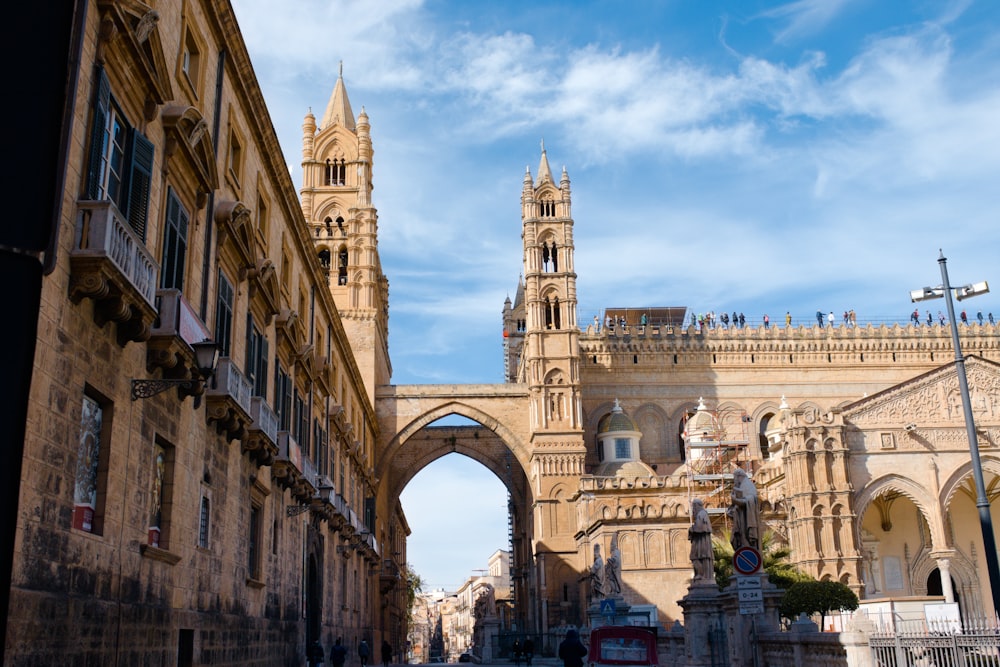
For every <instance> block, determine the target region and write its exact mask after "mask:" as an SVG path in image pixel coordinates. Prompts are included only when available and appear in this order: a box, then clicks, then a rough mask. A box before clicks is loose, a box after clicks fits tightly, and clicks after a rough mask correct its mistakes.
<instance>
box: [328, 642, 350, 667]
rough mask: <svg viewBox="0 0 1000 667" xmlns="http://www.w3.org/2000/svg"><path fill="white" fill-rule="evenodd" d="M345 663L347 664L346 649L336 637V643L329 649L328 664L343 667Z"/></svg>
mask: <svg viewBox="0 0 1000 667" xmlns="http://www.w3.org/2000/svg"><path fill="white" fill-rule="evenodd" d="M345 662H347V649H346V648H344V645H343V643H341V641H340V637H337V641H335V642H333V646H331V647H330V664H332V665H333V667H344V663H345Z"/></svg>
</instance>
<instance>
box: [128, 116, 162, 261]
mask: <svg viewBox="0 0 1000 667" xmlns="http://www.w3.org/2000/svg"><path fill="white" fill-rule="evenodd" d="M131 152H132V164H131V166H130V168H129V175H128V214H127V215H128V223H129V225H131V226H132V229H133V230H134V231H135V233H136V234H138V235H139V238H140V239H142V240H143V241H145V240H146V221H147V219H148V218H149V185H150V183H151V182H152V180H153V153H154V152H155V149H154V147H153V142H151V141H150V140H149V139H147V138H146V137H144V136H143V135H142V134H140V133H139V132H136V131H133V132H132V151H131Z"/></svg>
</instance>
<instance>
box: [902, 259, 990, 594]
mask: <svg viewBox="0 0 1000 667" xmlns="http://www.w3.org/2000/svg"><path fill="white" fill-rule="evenodd" d="M939 252H940V255H939V256H938V264H939V265H940V266H941V285H940V286H938V287H924V288H922V289H918V290H913V291H911V292H910V301H912V302H914V303H916V302H918V301H926V300H927V299H939V298H941V297H944V300H945V304H947V306H948V319H949V320H950V321H951V342H952V346H953V347H954V348H955V371H956V373H957V374H958V389H959V392H960V393H961V394H962V410H963V412H964V413H965V431H966V435H967V436H968V438H969V450H970V451H971V452H972V478H973V480H974V481H975V483H976V507H977V508H979V524H980V526H981V527H982V530H983V549H984V551H985V552H986V570H987V572H988V573H989V577H990V590H991V592H992V595H993V613H994V614H996V613H997V612H998V611H1000V610H998V608H997V602H998V601H1000V564H998V562H997V545H996V542H995V541H994V540H993V519H992V517H991V516H990V502H989V500H987V498H986V484H985V483H984V481H983V464H982V462H981V461H980V459H979V438H978V437H977V436H976V422H975V420H974V419H973V417H972V401H971V400H969V380H968V378H967V377H966V375H965V357H963V356H962V347H961V343H960V342H959V340H958V323H957V321H956V320H955V306H954V304H953V303H952V300H951V292H952V290H955V298H956V299H958V300H959V301H961V300H963V299H968V298H969V297H973V296H978V295H980V294H986V293H987V292H989V291H990V287H989V285H987V284H986V282H985V281H984V282H981V283H973V284H970V285H962V286H961V287H952V286H951V284H950V283H949V282H948V260H946V259H945V257H944V252H943V251H939Z"/></svg>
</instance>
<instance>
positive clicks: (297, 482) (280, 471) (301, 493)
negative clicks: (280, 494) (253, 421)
mask: <svg viewBox="0 0 1000 667" xmlns="http://www.w3.org/2000/svg"><path fill="white" fill-rule="evenodd" d="M271 470H272V471H273V475H274V478H275V480H276V482H277V483H278V486H281V487H283V488H285V489H288V490H290V491H291V492H292V498H294V499H295V500H297V501H298V502H299V503H301V504H302V505H307V506H308V505H309V504H310V503H311V502H312V500H313V498H314V497H315V496H316V478H317V475H316V470H315V467H314V466H313V464H312V461H310V460H309V458H308V457H306V456H303V455H302V448H301V447H300V446H299V443H298V442H297V441H296V440H295V438H294V437H293V436H292V434H291V432H290V431H278V456H277V458H275V460H274V463H273V464H272V465H271Z"/></svg>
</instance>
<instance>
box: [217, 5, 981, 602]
mask: <svg viewBox="0 0 1000 667" xmlns="http://www.w3.org/2000/svg"><path fill="white" fill-rule="evenodd" d="M233 4H234V6H235V8H236V13H237V16H238V18H239V21H240V27H241V30H242V32H243V35H244V38H245V40H246V42H247V45H248V49H249V51H250V54H251V58H252V60H253V62H254V65H255V69H256V72H257V76H258V78H259V80H260V82H261V87H262V89H263V91H264V95H265V97H266V99H267V102H268V107H269V109H270V113H271V120H272V122H273V123H274V126H275V129H276V131H277V133H278V136H279V139H280V141H281V144H282V148H283V150H284V152H285V156H286V160H287V161H288V163H289V164H290V167H291V170H292V177H293V180H294V181H295V182H296V183H298V182H299V177H300V174H301V168H300V165H299V161H300V156H301V125H302V119H303V116H304V115H305V113H306V111H307V110H308V109H309V108H310V107H311V108H312V109H313V111H314V112H315V113H316V114H317V115H321V114H322V110H323V109H324V108H325V105H326V102H327V100H328V98H329V96H330V93H331V91H332V90H333V85H334V83H335V81H336V77H337V68H338V63H339V62H340V61H343V63H344V80H345V83H346V85H347V90H348V94H349V96H350V100H351V104H352V106H353V108H354V111H355V113H358V112H360V110H361V108H362V107H364V108H365V110H366V111H367V113H368V115H369V117H370V120H371V128H372V129H371V132H372V139H373V143H374V147H375V163H374V184H375V190H374V193H373V203H374V205H375V206H376V207H377V208H378V210H379V251H380V255H381V257H382V263H383V269H384V271H385V272H386V274H387V276H388V278H389V282H390V302H391V303H390V343H389V344H390V353H391V355H392V361H393V381H394V382H395V383H397V384H410V383H416V384H420V383H452V382H455V383H479V382H499V381H501V380H502V372H503V371H502V349H501V336H500V333H501V317H500V313H501V310H502V307H503V301H504V299H505V298H506V297H507V296H508V295H509V296H511V297H513V294H514V290H515V288H516V285H517V281H518V277H519V275H520V273H521V259H522V253H521V239H520V191H521V183H522V178H523V176H524V170H525V167H530V168H531V171H532V173H533V174H537V168H538V162H539V155H540V143H541V141H543V140H544V142H545V147H546V149H547V152H548V157H549V160H550V163H551V164H552V167H553V169H555V170H560V169H561V168H562V167H563V166H565V167H566V168H567V170H568V172H569V176H570V179H571V181H572V189H573V215H574V220H575V243H576V269H577V274H578V279H577V286H578V295H579V310H578V317H579V321H580V322H581V323H582V324H586V323H588V322H589V321H591V320H592V318H593V316H594V314H596V313H599V312H600V311H601V310H602V309H604V308H606V307H615V306H688V307H690V308H692V309H694V310H695V311H705V310H715V311H717V312H721V311H723V310H725V311H727V312H732V311H733V310H737V311H742V312H744V313H745V314H746V316H747V318H748V319H751V320H759V319H760V318H761V316H762V315H763V314H764V313H769V314H770V315H771V318H772V319H775V320H776V321H777V320H780V319H782V318H783V316H784V313H785V311H786V310H787V311H790V312H791V313H792V315H793V316H794V318H795V320H796V322H803V323H807V324H808V323H811V322H812V318H813V314H814V313H815V312H816V310H817V309H820V310H823V311H830V310H833V311H835V312H836V313H837V315H838V316H839V315H840V313H841V312H842V311H843V310H845V309H849V308H853V309H855V311H856V312H857V314H858V319H859V320H860V321H861V322H864V321H866V320H883V319H899V320H904V321H905V318H906V316H907V313H909V312H910V311H911V310H912V306H911V304H910V302H909V299H908V297H907V295H908V292H909V290H911V289H915V288H917V287H921V286H923V285H937V284H938V283H939V282H940V273H939V271H938V264H937V261H936V260H937V257H938V249H939V248H941V249H943V250H944V254H945V256H946V257H948V266H949V272H950V274H951V278H952V282H954V283H956V284H957V283H963V282H973V281H980V280H988V281H990V282H991V283H995V284H997V285H998V287H997V289H1000V283H998V282H997V280H1000V278H998V277H997V275H996V273H997V269H996V267H997V261H996V260H997V254H998V249H1000V224H998V220H997V218H998V210H1000V85H998V84H1000V30H998V28H1000V3H996V2H992V1H979V2H976V1H972V0H966V1H956V2H925V1H923V0H912V1H906V2H903V1H890V0H800V1H798V2H784V3H782V2H765V1H763V0H761V1H753V0H741V1H736V0H731V1H729V0H718V1H709V0H685V1H680V0H677V1H660V2H656V1H653V0H636V1H632V2H609V1H607V0H604V1H570V0H566V1H547V0H535V1H531V2H521V1H516V0H508V1H504V2H487V1H478V2H473V1H465V2H462V1H460V0H424V1H421V0H380V1H379V2H362V1H360V0H351V1H343V0H341V1H329V0H327V1H320V0H297V1H296V2H294V3H285V4H282V5H280V9H278V8H277V7H279V5H275V4H274V3H272V2H269V1H267V0H233ZM939 303H940V302H939ZM930 305H931V306H932V308H933V309H934V310H935V312H936V311H937V309H938V304H936V303H932V304H930ZM966 306H967V307H968V308H969V309H970V311H972V313H974V312H975V310H978V309H982V310H983V312H984V314H985V313H987V312H989V311H993V312H994V314H995V315H996V316H1000V299H998V298H997V296H996V295H994V294H990V295H987V296H983V297H978V298H977V299H975V300H973V301H968V302H966ZM922 310H925V308H924V309H922ZM454 458H455V457H447V458H446V459H442V460H441V461H439V462H438V463H437V464H435V465H433V466H430V467H428V468H427V469H426V470H425V471H423V472H421V473H420V474H419V475H418V476H417V477H416V478H415V479H414V481H413V482H412V483H411V484H410V485H409V486H408V487H407V489H406V492H405V493H404V496H403V501H404V509H405V510H406V512H407V516H408V518H409V520H410V523H411V526H412V527H413V529H414V534H413V536H412V537H411V540H410V545H409V549H410V561H411V563H413V564H414V567H415V568H416V569H417V571H418V572H419V573H420V574H421V575H422V576H424V578H425V579H426V580H427V581H428V583H430V584H432V585H434V586H438V585H440V586H446V587H454V586H455V585H457V584H458V583H460V582H461V581H462V580H463V579H464V578H465V577H466V576H469V575H470V574H472V573H473V570H475V569H477V568H483V567H485V566H486V565H485V563H486V559H487V558H488V557H489V555H490V554H491V553H492V552H493V551H494V550H495V549H496V548H498V547H501V546H503V542H504V541H505V539H506V518H505V517H504V515H503V511H504V510H503V508H504V507H505V505H506V500H505V495H504V491H503V489H502V487H501V486H500V483H499V482H498V481H496V480H495V478H492V477H491V476H490V475H489V473H488V472H486V471H485V469H484V468H482V467H481V466H478V465H476V464H472V463H469V464H468V465H464V464H461V462H460V461H454V462H453V461H452V459H454ZM470 480H471V481H472V483H470ZM466 483H470V486H469V488H468V492H469V493H470V495H468V496H466V497H467V498H469V502H463V503H461V507H456V504H453V503H452V504H449V505H448V512H447V513H448V515H449V516H448V517H444V516H440V515H441V514H442V513H443V512H442V511H441V508H442V506H444V504H445V499H442V498H440V497H435V493H439V491H437V490H439V489H441V488H449V487H448V486H442V484H444V485H459V484H461V485H464V484H466ZM494 487H495V493H485V492H483V489H494ZM480 496H482V498H481V500H479V499H480ZM460 510H465V511H467V512H468V514H464V513H463V512H462V511H460ZM494 514H495V517H494ZM487 515H488V516H487ZM450 521H454V522H455V523H449V522H450ZM458 535H462V536H463V538H462V539H461V540H459V539H458Z"/></svg>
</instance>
